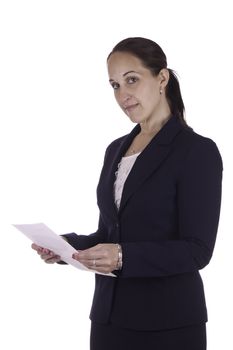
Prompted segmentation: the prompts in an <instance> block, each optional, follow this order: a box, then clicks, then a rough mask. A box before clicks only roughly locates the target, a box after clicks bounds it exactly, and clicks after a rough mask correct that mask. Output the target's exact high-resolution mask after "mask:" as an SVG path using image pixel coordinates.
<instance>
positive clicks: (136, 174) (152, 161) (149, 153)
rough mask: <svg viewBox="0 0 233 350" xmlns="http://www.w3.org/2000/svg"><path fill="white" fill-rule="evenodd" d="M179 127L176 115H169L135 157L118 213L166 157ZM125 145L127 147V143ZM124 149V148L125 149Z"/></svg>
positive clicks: (179, 129) (180, 127)
mask: <svg viewBox="0 0 233 350" xmlns="http://www.w3.org/2000/svg"><path fill="white" fill-rule="evenodd" d="M181 129H182V125H181V123H180V121H179V120H178V119H177V118H176V117H171V118H170V119H169V121H168V122H167V123H166V124H165V125H164V126H163V128H162V129H161V130H160V131H159V132H158V134H157V135H155V137H154V138H153V139H152V140H151V142H150V143H149V144H148V145H147V147H146V148H145V149H144V150H143V152H142V153H141V154H140V155H139V156H138V157H137V159H136V161H135V163H134V166H133V168H132V170H131V172H130V173H129V175H128V177H127V179H126V182H125V185H124V189H123V193H122V198H121V204H120V208H119V213H120V212H121V211H122V210H123V208H124V207H125V205H126V203H127V201H128V200H129V198H130V197H131V196H132V194H133V193H134V192H135V191H136V190H137V188H138V187H139V186H140V185H141V184H142V183H143V182H144V181H146V179H147V178H148V177H149V176H150V175H151V174H152V173H153V172H154V171H156V170H157V169H158V168H159V166H160V165H161V163H162V162H163V161H164V160H165V159H166V158H167V156H168V155H169V153H170V151H171V149H172V147H171V144H172V141H173V139H174V138H175V136H176V135H177V134H178V133H179V132H180V131H181ZM128 141H132V139H131V140H130V139H128ZM125 146H126V145H125ZM127 146H128V147H129V144H128V143H127ZM126 149H127V148H126ZM126 149H125V148H124V150H125V151H126ZM120 154H121V155H122V154H123V153H122V152H119V155H120ZM119 161H120V159H119V158H118V157H117V162H119Z"/></svg>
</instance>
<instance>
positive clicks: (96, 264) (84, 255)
mask: <svg viewBox="0 0 233 350" xmlns="http://www.w3.org/2000/svg"><path fill="white" fill-rule="evenodd" d="M72 257H73V259H75V260H77V261H79V262H80V263H81V264H83V265H84V266H86V267H87V268H88V269H91V270H95V271H98V272H101V273H109V272H112V271H114V270H115V269H116V268H117V262H118V247H117V244H114V243H104V244H97V245H96V246H94V247H92V248H89V249H86V250H79V251H78V252H77V253H74V254H73V256H72Z"/></svg>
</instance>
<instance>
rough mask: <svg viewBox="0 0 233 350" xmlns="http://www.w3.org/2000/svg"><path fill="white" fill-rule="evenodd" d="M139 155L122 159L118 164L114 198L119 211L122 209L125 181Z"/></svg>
mask: <svg viewBox="0 0 233 350" xmlns="http://www.w3.org/2000/svg"><path fill="white" fill-rule="evenodd" d="M139 154H140V152H139V153H135V154H133V155H132V156H128V157H122V158H121V161H120V163H119V164H118V170H117V171H116V173H115V174H116V180H115V183H114V196H115V204H116V206H117V209H119V207H120V203H121V196H122V192H123V188H124V184H125V181H126V179H127V176H128V175H129V173H130V171H131V169H132V167H133V165H134V163H135V161H136V159H137V157H138V156H139Z"/></svg>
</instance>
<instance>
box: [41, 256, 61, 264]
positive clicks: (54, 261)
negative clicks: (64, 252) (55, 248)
mask: <svg viewBox="0 0 233 350" xmlns="http://www.w3.org/2000/svg"><path fill="white" fill-rule="evenodd" d="M60 260H61V258H60V256H58V255H56V256H55V257H54V258H50V259H47V260H45V262H46V263H47V264H54V263H57V262H58V261H60Z"/></svg>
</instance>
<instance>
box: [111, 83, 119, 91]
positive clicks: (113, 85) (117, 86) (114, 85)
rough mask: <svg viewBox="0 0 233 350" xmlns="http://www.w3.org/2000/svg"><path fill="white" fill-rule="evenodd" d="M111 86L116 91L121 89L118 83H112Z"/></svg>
mask: <svg viewBox="0 0 233 350" xmlns="http://www.w3.org/2000/svg"><path fill="white" fill-rule="evenodd" d="M111 85H112V87H113V89H114V90H117V89H118V88H119V84H118V83H112V84H111Z"/></svg>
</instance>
